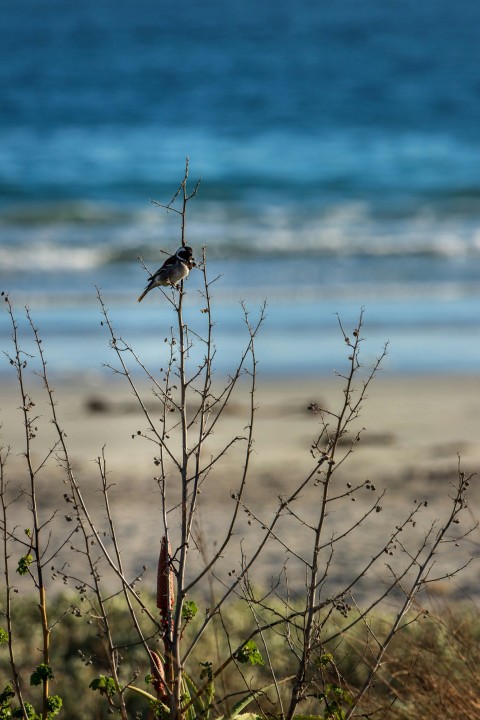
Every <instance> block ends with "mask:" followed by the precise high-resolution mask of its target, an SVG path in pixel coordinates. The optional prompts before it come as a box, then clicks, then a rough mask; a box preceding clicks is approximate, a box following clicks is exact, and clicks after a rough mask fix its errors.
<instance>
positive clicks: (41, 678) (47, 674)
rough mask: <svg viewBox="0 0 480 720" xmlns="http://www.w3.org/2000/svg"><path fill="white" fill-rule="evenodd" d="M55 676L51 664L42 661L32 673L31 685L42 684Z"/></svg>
mask: <svg viewBox="0 0 480 720" xmlns="http://www.w3.org/2000/svg"><path fill="white" fill-rule="evenodd" d="M52 678H53V671H52V668H51V667H50V665H46V664H45V663H40V665H37V667H36V668H35V670H34V671H33V672H32V674H31V675H30V685H41V684H42V683H43V682H45V681H46V680H51V679H52Z"/></svg>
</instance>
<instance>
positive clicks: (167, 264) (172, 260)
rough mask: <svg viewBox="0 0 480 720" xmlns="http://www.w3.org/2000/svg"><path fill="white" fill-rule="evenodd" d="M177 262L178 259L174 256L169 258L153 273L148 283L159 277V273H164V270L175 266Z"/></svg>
mask: <svg viewBox="0 0 480 720" xmlns="http://www.w3.org/2000/svg"><path fill="white" fill-rule="evenodd" d="M175 261H176V258H175V256H174V255H172V256H171V257H169V258H167V259H166V260H165V262H164V263H163V265H162V266H161V267H159V268H158V270H157V271H156V272H154V273H153V275H150V277H149V278H148V281H149V282H150V280H153V278H155V277H157V275H158V274H159V273H161V272H163V270H168V269H169V268H170V267H171V266H172V265H174V264H175Z"/></svg>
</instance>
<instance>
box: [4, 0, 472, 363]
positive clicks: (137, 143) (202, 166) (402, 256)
mask: <svg viewBox="0 0 480 720" xmlns="http://www.w3.org/2000/svg"><path fill="white" fill-rule="evenodd" d="M1 15H2V18H1V22H0V78H1V83H0V87H1V98H0V99H1V102H0V290H3V291H5V292H8V293H9V295H10V297H11V299H12V301H13V302H14V304H15V307H16V310H17V313H18V317H19V325H20V332H21V338H22V343H24V347H25V348H26V349H27V350H29V349H30V350H31V340H30V338H29V333H28V328H27V326H26V323H25V321H24V319H23V314H22V307H23V306H24V305H25V304H28V305H29V307H30V308H31V312H32V314H33V316H34V318H35V322H36V324H37V326H38V327H39V331H40V333H41V336H42V338H43V342H44V347H45V351H46V354H47V357H48V362H49V367H50V369H51V371H52V372H56V373H59V374H63V375H67V376H68V374H69V373H78V372H83V373H87V374H88V373H97V372H99V370H100V369H101V367H102V363H105V362H107V363H108V362H111V361H112V359H113V358H112V351H111V350H110V348H109V347H108V337H107V335H106V332H105V327H102V326H101V325H100V320H101V316H100V310H99V306H98V302H97V300H96V290H95V288H96V287H99V288H101V292H102V295H103V297H104V299H105V302H106V304H107V306H108V307H109V309H110V313H111V318H112V321H113V323H114V325H115V327H116V330H117V332H118V333H119V335H121V336H122V337H125V339H126V340H127V341H128V342H130V343H131V344H132V345H134V347H135V349H136V350H137V351H138V353H139V354H140V355H141V357H142V358H143V359H144V360H145V363H146V364H147V365H148V366H149V367H151V368H152V369H154V368H155V367H159V366H161V365H162V364H164V354H165V345H164V337H165V335H166V334H168V333H169V331H170V327H171V325H172V324H173V323H174V318H173V317H172V314H171V309H170V308H169V306H168V303H166V301H165V299H164V298H163V297H162V295H161V293H160V292H159V291H155V292H152V293H150V294H149V295H148V296H147V298H145V300H144V301H143V302H142V304H141V305H139V304H138V303H137V302H136V298H137V296H138V295H139V293H140V291H141V290H142V289H143V287H144V285H145V281H146V273H145V270H144V269H143V267H142V265H141V263H140V262H139V260H138V258H139V257H141V258H143V260H144V262H145V263H146V265H147V266H148V267H149V268H150V270H155V269H156V268H157V267H158V266H159V265H160V264H161V263H162V262H163V259H164V255H162V254H161V251H162V250H166V251H168V252H173V251H175V250H176V248H177V247H178V245H179V242H180V230H179V223H178V216H177V215H176V214H175V213H172V212H170V213H166V212H165V211H163V210H162V209H161V208H159V207H157V206H155V205H154V204H152V202H151V200H157V201H159V202H161V203H168V201H169V200H170V199H171V197H172V196H173V194H174V192H175V190H176V188H177V187H178V185H179V183H180V182H181V180H182V177H183V173H184V168H185V159H186V157H188V158H189V168H190V181H191V184H190V187H191V188H192V189H193V187H194V185H195V183H196V182H197V180H200V186H199V191H198V195H197V197H196V198H195V199H194V200H192V201H191V202H190V203H189V206H188V217H187V241H188V243H189V244H190V245H192V247H193V248H194V252H195V255H196V256H197V258H198V257H199V256H200V255H201V248H202V247H203V246H205V247H206V253H207V259H208V268H209V270H208V272H209V276H210V277H212V278H213V277H217V276H220V277H219V279H218V280H217V281H216V282H215V283H214V285H213V287H212V293H213V300H214V319H215V321H216V327H215V332H216V338H217V345H218V356H217V363H218V369H219V371H221V372H229V370H230V369H231V368H232V367H234V364H235V360H236V356H237V354H238V352H239V350H240V349H241V347H242V346H243V344H244V343H245V342H246V333H245V331H244V324H243V319H242V311H241V308H240V305H239V302H240V301H241V300H243V301H245V303H246V305H247V306H248V308H249V309H250V310H251V313H252V318H253V317H255V316H256V314H257V313H258V308H259V307H260V306H261V304H262V302H263V301H264V300H266V301H267V306H268V307H267V316H266V319H265V322H264V325H263V328H262V331H261V333H260V335H259V339H258V359H259V370H260V371H261V372H263V373H265V374H269V375H285V376H288V375H302V374H315V373H320V374H323V373H329V372H332V371H333V370H334V369H339V368H342V367H343V365H344V363H345V360H346V355H345V347H344V344H343V341H342V337H341V334H340V332H339V327H338V319H337V314H338V315H339V316H340V318H341V319H342V322H343V323H344V325H345V327H346V328H347V329H349V331H350V330H351V329H353V328H354V327H355V325H356V322H357V318H358V315H359V312H360V310H361V308H364V310H365V327H364V332H363V334H364V336H365V338H366V341H365V343H364V346H363V348H364V349H363V353H362V357H363V358H364V360H365V362H366V363H367V364H368V363H369V362H371V361H372V360H373V359H374V358H375V357H376V356H377V355H378V354H379V353H380V352H381V351H382V348H383V345H384V343H385V342H387V341H389V350H388V356H387V358H386V360H385V363H384V367H385V370H386V371H387V372H390V373H432V372H435V373H476V372H478V370H479V367H480V325H479V323H480V312H479V311H480V283H479V281H480V72H479V69H478V68H479V62H478V61H479V59H480V58H479V55H480V50H479V48H480V4H479V3H475V2H472V0H458V2H456V3H452V2H451V1H450V0H424V1H423V2H422V3H419V2H417V1H416V0H415V2H414V1H413V0H398V2H385V0H364V2H362V3H358V2H356V0H335V2H330V3H327V2H324V1H321V0H320V1H319V0H315V1H313V0H295V2H293V0H290V1H287V0H275V1H274V0H262V2H258V0H257V1H255V2H254V1H253V0H242V2H238V0H237V2H233V0H204V2H202V3H194V2H192V1H191V0H186V2H183V3H166V2H164V1H163V0H156V1H154V0H137V2H135V3H132V2H130V1H129V0H116V2H113V0H103V1H102V0H100V1H99V0H95V1H94V0H80V1H79V2H77V3H70V4H67V3H66V2H65V1H64V0H42V2H37V0H15V2H13V1H12V0H7V2H5V3H4V4H3V7H2V10H1ZM186 287H187V289H188V295H187V298H186V302H187V308H186V311H187V316H186V320H187V322H188V323H191V324H192V326H193V327H197V323H198V322H199V309H200V308H201V307H202V304H201V299H200V297H199V293H198V290H199V287H200V273H199V272H198V271H194V272H192V273H191V275H190V277H189V279H188V281H187V285H186ZM10 335H11V330H10V326H9V321H8V316H7V313H5V312H3V311H2V313H1V314H0V347H1V349H2V350H3V349H7V350H8V349H9V348H10ZM199 352H200V351H199ZM8 370H9V365H8V359H7V358H4V359H3V360H2V361H0V374H3V373H7V372H8Z"/></svg>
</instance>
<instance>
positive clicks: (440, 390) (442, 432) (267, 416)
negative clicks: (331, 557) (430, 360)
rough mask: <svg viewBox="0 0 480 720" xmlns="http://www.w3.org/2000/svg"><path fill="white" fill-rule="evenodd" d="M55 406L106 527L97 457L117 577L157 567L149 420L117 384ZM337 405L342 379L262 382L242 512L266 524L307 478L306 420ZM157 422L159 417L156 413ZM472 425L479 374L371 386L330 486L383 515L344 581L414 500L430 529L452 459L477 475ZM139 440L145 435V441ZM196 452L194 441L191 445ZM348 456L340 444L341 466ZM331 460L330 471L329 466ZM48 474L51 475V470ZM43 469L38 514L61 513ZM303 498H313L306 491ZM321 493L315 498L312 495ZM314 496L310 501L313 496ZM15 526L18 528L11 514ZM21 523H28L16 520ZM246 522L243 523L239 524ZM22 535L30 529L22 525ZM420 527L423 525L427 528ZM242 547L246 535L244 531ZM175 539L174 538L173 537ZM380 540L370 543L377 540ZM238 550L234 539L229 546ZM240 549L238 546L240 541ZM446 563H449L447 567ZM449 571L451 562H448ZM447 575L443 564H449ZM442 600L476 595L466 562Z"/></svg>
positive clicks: (42, 430) (42, 449) (214, 482)
mask: <svg viewBox="0 0 480 720" xmlns="http://www.w3.org/2000/svg"><path fill="white" fill-rule="evenodd" d="M52 384H53V386H54V388H55V392H54V397H55V401H56V402H57V404H58V405H57V410H58V413H59V417H60V422H61V426H62V429H63V430H64V431H65V432H66V433H67V443H68V444H69V449H70V455H71V460H72V465H73V467H74V470H75V473H76V476H77V479H78V480H79V482H80V484H81V486H82V489H83V491H84V493H85V496H86V497H87V499H88V500H89V501H90V502H91V503H92V504H93V507H94V509H95V512H96V513H97V514H98V518H99V522H103V520H104V513H103V514H102V512H103V511H102V510H101V505H102V499H101V493H100V492H99V488H100V485H99V482H100V476H99V468H98V458H102V457H103V454H104V456H105V459H106V467H107V472H108V476H109V480H110V482H111V486H112V495H111V505H112V509H113V513H114V516H115V518H116V522H117V524H118V528H119V536H120V538H121V541H122V544H123V546H124V547H125V548H127V549H128V553H126V554H125V558H124V561H125V567H126V569H127V571H128V572H131V573H137V572H138V564H139V562H140V558H141V559H142V561H141V563H140V565H141V564H143V562H145V563H147V564H148V565H149V566H150V567H152V568H153V567H155V563H156V557H157V552H158V542H159V530H158V527H159V523H160V522H161V521H160V510H159V508H160V493H159V488H158V485H157V483H156V482H155V479H154V478H155V477H156V475H157V474H158V473H159V469H158V467H156V466H155V464H154V462H153V461H154V456H155V446H154V445H152V444H151V442H150V441H147V440H146V439H145V438H144V437H138V435H137V433H138V432H140V433H143V432H144V431H145V430H146V425H147V423H146V419H145V417H144V416H143V415H142V413H141V412H140V411H139V409H138V406H137V404H136V401H135V398H134V397H133V395H132V393H131V391H130V390H129V388H128V387H127V386H126V383H125V382H124V381H122V379H121V378H109V380H108V381H105V378H103V380H102V381H99V379H98V378H96V379H95V381H94V382H93V381H92V382H90V383H87V382H86V381H85V378H80V377H77V379H76V381H75V382H72V380H70V382H69V383H64V382H60V381H59V380H58V379H57V382H54V381H53V380H52ZM139 387H141V390H142V397H143V398H144V399H145V402H146V403H147V406H148V410H149V412H151V413H152V416H155V412H156V410H157V409H158V400H155V398H154V397H153V396H152V395H151V394H150V391H149V389H148V385H147V384H146V383H141V384H140V383H139ZM31 394H32V399H33V400H34V401H35V402H36V406H35V412H36V413H37V414H38V415H41V416H42V417H40V418H39V421H38V428H39V430H38V433H37V437H36V438H34V440H33V441H32V456H33V459H34V461H35V462H36V463H39V462H40V461H41V459H42V457H43V455H45V454H46V450H47V448H51V447H52V446H53V443H54V434H53V427H52V425H51V423H49V420H48V414H47V412H46V411H47V408H46V407H45V405H44V404H43V402H42V401H41V399H40V396H41V385H40V382H39V381H38V380H37V382H36V383H34V387H32V389H31ZM18 399H19V396H18V389H17V388H16V387H15V386H14V385H12V384H10V386H9V387H5V386H2V389H1V395H0V422H3V428H2V430H1V439H0V445H3V447H4V448H5V447H7V446H8V445H11V448H12V449H11V455H10V458H9V462H8V466H7V472H8V475H9V478H10V479H11V480H14V481H15V482H16V481H17V480H18V482H20V483H23V484H26V482H27V476H26V473H25V460H24V458H22V456H21V454H20V453H21V452H22V448H23V447H24V435H23V433H24V430H23V427H22V424H21V413H20V412H19V411H18V410H16V409H15V408H18V405H19V401H18ZM341 400H342V384H341V382H340V379H339V378H335V377H331V376H330V377H329V378H325V377H317V379H316V381H315V382H312V381H311V379H310V378H306V379H301V380H299V379H291V378H290V379H288V380H285V379H283V380H278V379H276V380H273V379H270V380H268V381H266V379H265V378H261V379H259V388H258V393H257V396H256V402H257V405H258V410H256V412H255V427H254V445H253V453H252V455H251V458H250V480H249V484H248V487H247V491H246V492H247V495H246V498H247V502H248V505H249V507H251V508H254V509H255V513H256V515H257V516H258V517H262V518H264V517H268V516H269V513H270V512H271V511H272V507H275V506H276V505H277V504H278V498H279V496H286V494H287V493H288V492H289V490H291V488H292V487H294V486H295V483H298V479H299V478H302V477H305V476H306V474H308V472H309V471H310V470H311V467H312V459H311V455H310V452H309V450H310V447H311V443H312V441H313V439H314V438H315V437H316V436H318V433H319V429H320V421H319V416H318V415H315V414H314V413H312V412H311V411H309V410H308V406H309V405H310V404H311V403H317V404H318V405H319V406H321V407H322V408H325V409H327V410H329V411H330V412H335V410H336V409H339V403H340V402H341ZM249 402H250V395H249V393H248V388H246V387H245V386H243V387H242V388H238V389H237V392H236V393H234V394H233V396H232V400H231V403H230V406H229V409H228V412H226V413H225V415H224V417H223V419H222V421H221V422H220V423H219V425H218V428H216V432H215V434H214V435H213V436H212V437H210V438H209V439H208V441H207V442H206V443H205V454H204V458H207V459H208V457H209V456H215V455H216V454H217V453H218V452H220V451H221V449H222V448H224V447H225V446H226V445H227V444H228V442H229V439H231V438H232V437H240V436H245V434H246V426H247V424H248V422H249V411H248V406H249ZM157 417H158V414H157ZM479 419H480V375H478V376H454V377H453V376H448V377H447V376H405V375H403V376H386V375H385V373H384V374H379V375H378V376H377V377H376V378H374V380H373V382H372V385H371V386H370V387H369V388H368V392H367V398H366V400H365V401H364V403H363V411H362V413H361V417H360V418H359V420H358V421H357V422H355V424H354V428H352V430H353V433H355V432H356V431H358V430H361V429H362V428H363V427H364V428H366V429H365V431H364V432H363V434H362V435H361V440H360V442H359V443H358V444H357V445H356V446H355V448H354V452H353V453H352V454H351V455H350V456H349V457H348V458H347V459H346V460H345V463H344V465H342V467H341V468H339V471H338V474H337V477H338V487H339V488H340V489H342V488H343V491H344V490H345V487H346V484H347V483H348V482H350V483H353V484H358V483H363V482H364V481H366V480H368V481H369V482H370V483H371V484H372V485H373V486H374V487H375V493H378V495H379V496H380V495H381V494H382V493H383V492H384V491H385V492H386V495H385V497H384V498H383V499H382V507H383V508H384V512H382V514H381V518H379V519H380V524H378V522H377V524H376V525H374V531H370V532H369V533H367V534H365V535H361V537H362V538H363V539H362V541H361V542H360V543H356V544H353V546H349V545H347V546H346V549H345V553H342V556H341V561H340V563H339V567H340V568H343V570H344V571H345V573H348V572H351V571H352V567H353V566H355V564H356V563H357V562H358V556H359V555H360V556H362V557H364V558H365V557H367V556H368V553H369V552H373V548H374V546H375V542H377V541H378V537H379V536H380V535H381V533H382V532H384V531H385V528H388V527H392V526H394V525H395V523H396V522H397V521H398V519H399V518H401V517H405V516H406V514H408V512H409V511H410V510H411V508H412V506H414V505H415V503H417V502H423V501H428V505H429V507H428V509H427V511H426V513H427V514H426V515H425V522H426V523H427V524H428V522H433V521H434V520H439V519H440V518H441V516H442V514H443V513H444V512H445V511H446V510H447V508H448V502H449V496H450V495H451V494H452V483H454V482H455V479H456V477H458V463H459V459H458V455H460V457H461V467H462V469H463V470H464V471H465V473H466V474H467V475H470V474H471V473H475V472H476V471H477V470H478V469H479V467H480V445H479V443H478V429H479ZM147 437H148V433H147ZM192 442H193V439H192ZM348 449H349V446H348V444H345V443H343V442H342V444H341V445H340V448H339V451H340V456H341V455H343V454H346V453H347V452H348ZM244 451H245V443H244V442H239V443H237V445H236V446H234V447H233V448H231V449H230V450H229V451H228V453H227V454H226V455H225V457H224V458H223V460H222V464H221V466H219V468H218V470H215V472H213V473H212V474H211V475H209V476H208V479H207V481H206V483H205V485H204V487H203V488H202V495H201V498H200V501H199V517H201V523H202V524H203V527H204V532H205V535H206V536H207V537H209V538H216V537H218V536H219V535H220V534H221V528H222V527H223V525H224V523H225V519H226V515H227V513H228V512H229V510H230V509H231V503H232V499H231V495H232V492H235V489H236V488H237V487H238V483H239V481H240V479H241V474H242V469H243V464H244V460H245V452H244ZM337 462H338V461H337ZM52 464H53V468H52ZM56 465H57V463H56V462H55V461H54V460H53V459H52V461H51V462H50V470H49V471H48V472H44V473H43V475H42V476H41V479H40V480H39V482H40V485H39V487H40V488H41V490H42V492H41V493H40V499H41V504H42V508H43V511H44V512H49V511H51V510H52V509H55V508H58V507H60V514H61V515H62V514H64V507H63V501H62V499H61V498H62V494H63V493H64V492H65V491H66V490H68V488H66V486H65V485H64V484H63V479H62V478H63V475H62V472H61V470H60V469H59V468H58V467H55V466H56ZM168 473H169V478H170V487H171V489H172V490H171V492H172V497H173V496H175V493H176V492H177V490H178V483H177V482H176V479H175V472H174V471H173V470H169V471H168ZM309 492H313V489H312V490H311V491H310V490H309ZM317 495H318V491H317ZM308 497H309V496H308V494H306V495H305V501H307V513H308V512H310V511H312V512H313V511H314V509H315V507H316V503H317V500H315V501H313V502H311V501H310V500H308ZM313 497H316V496H315V495H314V496H313ZM372 497H373V495H372V493H366V492H364V494H363V495H360V497H359V498H358V502H357V503H355V504H353V503H351V502H350V499H349V500H348V502H347V503H346V504H344V505H343V510H342V511H341V512H339V510H335V511H334V512H333V513H332V515H331V522H332V523H333V525H332V532H336V533H338V532H340V531H341V528H342V527H344V524H345V523H347V524H348V523H349V522H351V521H352V518H354V517H355V513H357V512H362V511H363V510H364V509H365V507H367V506H368V503H369V502H371V499H372ZM479 518H480V487H479V483H478V482H475V481H472V483H471V488H470V501H469V508H468V519H469V521H471V522H472V523H474V522H476V521H477V520H478V519H479ZM18 522H19V523H21V522H22V518H21V517H20V515H19V519H18ZM25 522H28V521H27V520H25ZM242 522H243V519H242ZM27 526H28V525H27ZM425 527H426V526H425ZM241 528H243V529H241V530H239V532H240V535H239V540H241V538H242V537H243V536H242V535H241V532H245V533H246V535H245V536H244V537H245V538H247V537H248V534H249V533H250V529H249V528H247V526H245V527H243V525H242V526H241ZM173 531H175V528H173ZM377 533H378V536H377ZM307 535H308V533H307V531H306V530H305V538H303V537H300V536H298V537H297V536H295V535H293V536H289V540H288V542H289V543H290V542H292V543H293V544H294V543H296V542H297V543H299V547H301V546H302V542H303V541H304V540H305V541H306V537H307ZM235 542H237V541H235ZM242 542H243V541H242ZM469 542H471V545H470V548H471V551H472V553H473V554H474V555H478V547H480V532H479V530H478V529H477V530H476V531H475V532H474V533H473V535H472V537H471V539H470V541H469ZM280 559H281V556H279V555H278V552H275V550H274V549H272V550H269V551H268V552H267V553H266V555H265V558H264V561H263V564H262V566H261V568H262V572H263V573H264V574H265V573H266V575H265V576H268V572H269V571H270V570H272V572H273V568H275V567H278V562H279V560H280ZM449 562H450V561H449ZM452 562H455V559H454V558H452ZM448 567H450V565H448ZM441 586H442V590H441V592H442V593H444V594H445V595H446V596H447V597H449V596H452V597H458V594H459V593H460V595H462V596H463V597H465V596H466V595H468V596H475V597H478V599H479V600H480V592H479V591H478V589H477V586H478V582H477V569H476V565H475V563H472V564H471V566H469V568H468V569H466V570H465V571H464V573H463V574H462V575H461V576H460V579H459V580H458V581H452V583H451V584H449V583H448V582H447V581H445V582H444V583H443V584H441Z"/></svg>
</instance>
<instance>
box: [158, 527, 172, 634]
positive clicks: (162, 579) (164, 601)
mask: <svg viewBox="0 0 480 720" xmlns="http://www.w3.org/2000/svg"><path fill="white" fill-rule="evenodd" d="M171 556H172V549H171V547H170V543H167V538H166V537H165V535H164V536H163V537H162V544H161V547H160V556H159V558H158V572H157V607H158V609H159V610H160V615H161V616H162V618H163V619H164V620H167V618H168V617H169V615H170V613H171V611H172V608H173V603H174V601H175V596H174V590H173V570H172V566H171Z"/></svg>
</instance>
